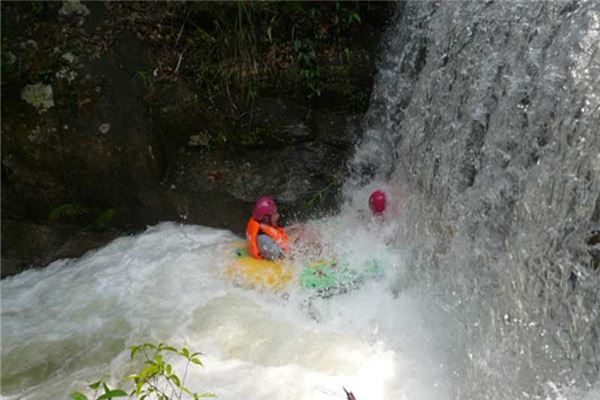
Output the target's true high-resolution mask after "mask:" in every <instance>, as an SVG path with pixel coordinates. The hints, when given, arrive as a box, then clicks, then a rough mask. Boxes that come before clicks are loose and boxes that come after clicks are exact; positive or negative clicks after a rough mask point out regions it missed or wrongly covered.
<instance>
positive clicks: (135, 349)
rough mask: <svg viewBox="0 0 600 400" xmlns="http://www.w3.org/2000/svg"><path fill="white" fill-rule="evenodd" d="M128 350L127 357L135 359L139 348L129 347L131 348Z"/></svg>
mask: <svg viewBox="0 0 600 400" xmlns="http://www.w3.org/2000/svg"><path fill="white" fill-rule="evenodd" d="M129 349H130V351H131V352H130V353H129V356H130V358H131V359H132V360H133V357H135V353H137V352H138V351H139V350H140V346H131V347H129Z"/></svg>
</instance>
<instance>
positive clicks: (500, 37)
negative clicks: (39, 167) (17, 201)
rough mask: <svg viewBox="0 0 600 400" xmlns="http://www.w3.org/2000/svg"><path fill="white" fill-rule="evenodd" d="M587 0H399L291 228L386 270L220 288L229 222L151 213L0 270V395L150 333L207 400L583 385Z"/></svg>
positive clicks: (595, 170) (598, 352)
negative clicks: (14, 269)
mask: <svg viewBox="0 0 600 400" xmlns="http://www.w3.org/2000/svg"><path fill="white" fill-rule="evenodd" d="M599 7H600V6H599V5H598V3H595V2H585V1H582V2H570V3H561V2H556V3H541V2H539V3H538V2H536V3H522V2H491V1H487V2H477V3H467V2H444V3H434V2H409V3H406V4H404V5H403V6H401V8H400V10H399V14H398V21H397V23H396V24H395V25H394V26H393V27H392V28H391V29H390V31H389V33H388V36H387V41H386V43H385V45H386V47H385V54H384V58H383V61H382V63H381V66H380V71H379V77H378V81H377V84H376V88H375V92H374V95H373V99H372V106H371V109H370V111H369V113H368V115H367V117H366V118H365V126H364V127H365V135H364V139H363V141H362V143H361V144H360V146H359V147H358V148H357V152H356V156H355V158H354V159H353V160H352V162H351V165H350V167H351V171H353V172H354V174H353V176H352V177H351V178H350V179H349V180H348V182H347V184H346V185H345V188H344V190H345V198H346V201H345V202H344V204H343V206H342V212H341V213H340V215H339V216H338V217H336V218H333V219H331V220H325V221H316V222H314V223H311V225H314V226H315V227H316V228H315V229H318V230H319V231H321V232H322V233H324V235H325V236H324V238H325V241H324V242H325V243H324V245H325V247H326V248H328V249H330V250H332V251H335V252H336V253H337V254H341V255H343V256H344V257H346V258H347V259H348V261H349V262H350V264H353V265H360V264H361V263H362V262H364V260H365V259H368V258H370V257H372V255H373V254H376V255H377V257H378V258H379V259H381V260H384V261H385V262H384V264H385V266H386V273H385V279H384V280H382V281H373V282H367V283H366V284H365V285H363V286H362V287H360V288H359V289H357V290H355V291H352V292H349V293H345V294H341V295H338V296H335V297H332V298H328V299H321V298H314V297H312V296H311V295H310V293H307V292H305V291H303V290H300V289H294V287H293V286H292V287H290V288H289V290H288V293H287V294H288V296H287V298H286V299H284V298H282V297H281V296H280V295H278V294H273V293H265V292H258V291H254V290H249V289H244V288H239V287H235V286H234V285H233V284H232V283H231V282H229V281H227V280H226V279H225V278H224V277H223V269H224V267H225V266H226V265H227V263H228V262H230V258H229V257H230V256H229V254H228V252H227V251H226V250H224V248H226V247H227V246H228V245H230V244H231V243H232V242H233V241H234V240H236V238H235V237H234V236H233V235H232V234H231V233H229V232H227V231H220V230H214V229H209V228H205V227H197V226H179V225H175V224H171V223H166V224H161V225H158V226H156V227H152V228H150V229H148V230H147V231H146V232H144V233H143V234H140V235H137V236H135V237H123V238H120V239H118V240H116V241H114V242H113V243H111V244H110V245H108V246H106V247H105V248H103V249H101V250H98V251H95V252H91V253H88V254H87V255H85V256H84V257H82V258H80V259H78V260H63V261H58V262H55V263H53V264H51V265H50V266H49V267H47V268H45V269H43V270H35V271H27V272H25V273H22V274H20V275H18V276H15V277H11V278H8V279H5V280H3V281H2V282H1V290H2V291H1V295H2V350H1V351H2V367H3V368H2V389H1V390H2V396H3V398H6V399H17V398H18V399H45V398H48V399H56V398H67V396H68V393H70V392H71V391H73V390H82V389H83V388H84V387H85V385H86V384H87V383H89V382H91V381H94V380H97V379H99V378H106V379H108V380H109V381H111V382H113V383H115V384H117V383H118V379H119V377H121V376H123V375H124V373H125V372H126V371H127V370H128V353H127V352H126V351H125V349H126V347H127V346H129V345H134V344H139V343H140V342H142V341H155V342H160V341H162V342H168V343H171V344H173V345H177V346H184V345H185V346H188V347H190V348H192V349H194V350H198V351H202V352H203V353H204V355H203V361H204V364H205V366H206V367H205V368H203V369H200V370H197V371H195V372H193V373H191V375H189V376H188V382H187V383H188V386H191V387H192V388H193V389H196V388H198V390H199V391H205V390H206V391H211V392H215V393H217V394H218V395H219V398H221V399H232V400H233V399H240V398H256V399H336V398H337V399H344V398H345V395H344V393H343V390H342V387H346V388H348V389H349V390H351V391H353V392H354V394H355V395H356V397H357V399H359V400H366V399H369V400H373V399H388V400H391V399H394V400H395V399H426V400H430V399H431V400H440V399H458V398H460V399H495V400H504V399H507V400H508V399H510V400H513V399H568V400H575V399H584V400H597V399H598V398H600V387H598V373H599V370H600V320H599V318H600V317H599V315H600V299H599V292H600V290H599V289H598V288H600V277H599V268H598V261H597V260H598V258H597V257H598V253H597V245H598V244H597V241H598V239H597V237H596V236H594V233H593V232H595V231H594V229H595V228H594V226H596V225H594V224H598V223H600V221H599V219H600V205H599V204H600V201H599V200H598V199H599V196H600V181H599V179H600V178H599V177H600V173H599V172H600V156H599V154H600V143H599V140H600V139H599V136H600V135H598V128H597V127H598V126H600V121H599V118H600V111H599V106H600V105H599V97H598V93H599V91H600V89H599V81H598V79H599V76H600V73H599V72H600V65H599V61H598V57H599V54H600V52H599V51H598V46H599V29H600V22H599V21H600V18H599V16H600V10H599ZM365 177H368V178H369V179H370V180H369V182H368V183H367V184H365ZM376 187H383V188H384V189H385V190H386V192H387V193H388V194H389V195H390V200H391V201H390V207H391V209H390V210H388V211H386V213H387V216H386V218H387V220H386V221H385V222H384V223H383V225H381V224H379V223H377V222H376V221H370V220H369V219H368V218H366V217H365V216H364V214H365V213H366V199H367V198H368V194H369V193H370V191H371V190H373V189H374V188H376ZM361 214H363V216H362V217H361V216H360V215H361ZM596 229H597V230H598V231H600V229H599V228H596ZM597 234H598V233H596V235H597ZM594 246H596V247H594ZM595 252H596V253H595ZM594 257H596V258H594ZM594 385H595V386H594Z"/></svg>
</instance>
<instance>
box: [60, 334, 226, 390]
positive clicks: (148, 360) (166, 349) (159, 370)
mask: <svg viewBox="0 0 600 400" xmlns="http://www.w3.org/2000/svg"><path fill="white" fill-rule="evenodd" d="M130 355H131V359H132V360H133V359H134V358H135V356H136V355H142V356H143V361H144V364H143V365H144V366H143V368H142V369H141V370H140V371H139V372H138V373H136V374H132V375H129V376H127V377H126V379H127V380H129V381H133V383H134V384H135V387H134V388H133V389H132V390H130V391H129V393H128V392H126V391H125V390H123V389H111V388H110V387H109V386H108V384H107V383H106V382H104V381H98V382H95V383H92V384H91V385H89V386H88V387H89V388H90V389H92V390H94V394H93V397H91V399H92V400H94V399H95V400H108V399H113V398H117V397H130V398H135V399H139V400H146V399H147V400H152V399H155V400H174V399H177V400H181V399H184V398H191V399H194V400H198V399H202V398H207V397H216V395H215V394H213V393H208V392H205V393H196V392H192V390H190V389H189V388H188V387H186V386H185V379H186V376H187V373H188V368H189V366H190V364H195V365H199V366H203V364H202V361H201V360H200V358H199V356H200V353H197V352H196V353H192V352H190V350H189V349H187V348H186V347H183V348H182V349H181V350H178V349H176V348H175V347H173V346H169V345H166V344H164V343H160V344H158V345H155V344H153V343H144V344H142V345H139V346H132V347H130ZM169 355H171V356H178V357H180V358H183V359H184V360H185V361H186V363H185V367H184V372H183V376H181V377H180V376H179V375H177V373H175V372H174V370H173V365H172V364H170V363H169V362H167V361H166V356H169ZM71 400H90V398H88V397H87V396H86V395H85V394H83V393H81V392H73V393H71Z"/></svg>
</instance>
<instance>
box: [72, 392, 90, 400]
mask: <svg viewBox="0 0 600 400" xmlns="http://www.w3.org/2000/svg"><path fill="white" fill-rule="evenodd" d="M71 400H88V398H87V396H86V395H85V394H83V393H80V392H73V393H71Z"/></svg>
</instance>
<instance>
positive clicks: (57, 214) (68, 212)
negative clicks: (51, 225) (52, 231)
mask: <svg viewBox="0 0 600 400" xmlns="http://www.w3.org/2000/svg"><path fill="white" fill-rule="evenodd" d="M89 212H90V209H89V208H87V207H86V206H84V205H81V204H77V203H73V204H71V203H67V204H62V205H60V206H58V207H56V208H55V209H53V210H52V211H50V215H48V219H49V220H50V221H57V220H59V219H64V218H73V219H74V218H79V217H81V216H83V215H85V214H88V213H89Z"/></svg>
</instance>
